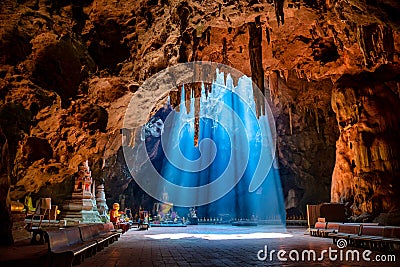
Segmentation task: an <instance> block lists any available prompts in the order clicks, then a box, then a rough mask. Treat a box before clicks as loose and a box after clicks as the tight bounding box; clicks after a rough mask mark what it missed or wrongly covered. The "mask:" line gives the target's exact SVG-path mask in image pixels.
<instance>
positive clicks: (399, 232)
mask: <svg viewBox="0 0 400 267" xmlns="http://www.w3.org/2000/svg"><path fill="white" fill-rule="evenodd" d="M383 236H384V237H390V238H400V227H398V226H385V230H384V233H383Z"/></svg>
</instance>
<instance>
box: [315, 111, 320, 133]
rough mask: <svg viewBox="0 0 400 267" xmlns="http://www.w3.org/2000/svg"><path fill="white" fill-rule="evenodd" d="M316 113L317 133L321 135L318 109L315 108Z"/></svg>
mask: <svg viewBox="0 0 400 267" xmlns="http://www.w3.org/2000/svg"><path fill="white" fill-rule="evenodd" d="M314 113H315V125H316V126H317V133H319V119H318V108H314Z"/></svg>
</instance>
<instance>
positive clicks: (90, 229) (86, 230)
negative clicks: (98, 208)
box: [79, 225, 99, 241]
mask: <svg viewBox="0 0 400 267" xmlns="http://www.w3.org/2000/svg"><path fill="white" fill-rule="evenodd" d="M79 231H80V234H81V239H82V241H89V240H92V239H93V238H95V237H96V236H98V235H99V231H98V230H97V229H96V226H95V225H84V226H79Z"/></svg>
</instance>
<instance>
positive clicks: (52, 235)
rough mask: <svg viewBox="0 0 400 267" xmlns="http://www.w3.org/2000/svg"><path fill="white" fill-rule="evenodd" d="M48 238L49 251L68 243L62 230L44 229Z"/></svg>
mask: <svg viewBox="0 0 400 267" xmlns="http://www.w3.org/2000/svg"><path fill="white" fill-rule="evenodd" d="M46 234H47V237H48V238H49V251H52V250H53V249H57V248H61V247H66V246H68V245H69V241H68V237H67V235H66V234H65V231H64V230H52V231H46Z"/></svg>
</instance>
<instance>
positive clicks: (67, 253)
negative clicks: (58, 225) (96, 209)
mask: <svg viewBox="0 0 400 267" xmlns="http://www.w3.org/2000/svg"><path fill="white" fill-rule="evenodd" d="M119 236H120V235H119V233H116V232H115V231H114V226H113V225H112V223H111V224H90V225H82V226H79V227H71V228H65V229H57V230H49V231H46V238H47V240H48V250H49V252H50V253H51V266H71V265H76V264H80V263H81V262H83V261H84V259H85V258H87V257H90V256H93V255H94V254H96V252H97V251H100V250H101V249H103V248H104V247H106V246H108V245H109V244H111V243H113V242H114V241H116V240H118V238H119Z"/></svg>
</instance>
